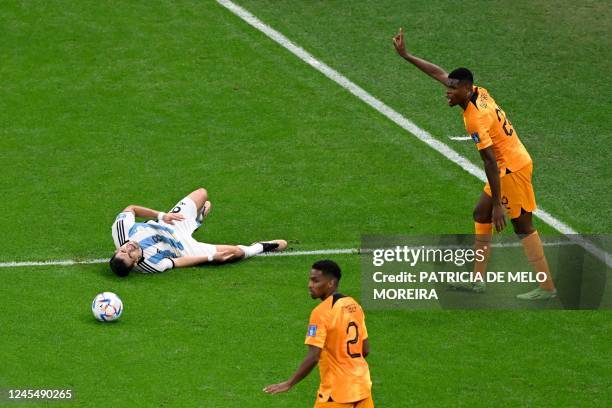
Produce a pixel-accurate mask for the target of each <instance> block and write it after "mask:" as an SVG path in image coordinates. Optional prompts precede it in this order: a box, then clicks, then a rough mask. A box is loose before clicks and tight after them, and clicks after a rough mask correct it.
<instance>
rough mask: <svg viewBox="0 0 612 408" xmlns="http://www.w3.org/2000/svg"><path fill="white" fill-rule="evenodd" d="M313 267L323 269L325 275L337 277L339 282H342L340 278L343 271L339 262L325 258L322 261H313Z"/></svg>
mask: <svg viewBox="0 0 612 408" xmlns="http://www.w3.org/2000/svg"><path fill="white" fill-rule="evenodd" d="M312 269H316V270H318V271H321V272H322V273H323V275H327V276H330V277H332V278H336V280H337V281H338V282H340V278H341V277H342V273H341V272H340V267H339V266H338V264H337V263H335V262H334V261H331V260H329V259H324V260H322V261H317V262H315V263H313V264H312Z"/></svg>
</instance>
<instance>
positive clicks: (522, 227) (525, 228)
mask: <svg viewBox="0 0 612 408" xmlns="http://www.w3.org/2000/svg"><path fill="white" fill-rule="evenodd" d="M512 227H513V228H514V233H515V234H516V235H518V237H519V238H525V237H526V236H527V235H530V234H533V232H534V231H535V228H533V225H531V223H528V224H527V223H522V222H514V220H512Z"/></svg>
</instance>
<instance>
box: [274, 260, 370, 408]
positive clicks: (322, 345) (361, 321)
mask: <svg viewBox="0 0 612 408" xmlns="http://www.w3.org/2000/svg"><path fill="white" fill-rule="evenodd" d="M341 276H342V275H341V272H340V267H339V266H338V265H337V264H336V263H335V262H334V261H329V260H324V261H318V262H315V263H314V264H313V265H312V269H311V271H310V280H309V283H308V291H309V292H310V296H311V297H312V298H313V299H321V300H322V302H321V303H320V304H319V305H318V306H317V307H315V308H314V310H313V311H312V313H311V314H310V322H309V325H308V332H307V333H306V341H305V343H306V345H307V346H308V354H307V355H306V358H304V361H302V364H301V365H300V367H299V368H298V369H297V371H296V372H295V374H293V376H292V377H291V378H290V379H288V380H287V381H285V382H282V383H279V384H273V385H269V386H267V387H266V388H264V391H265V392H267V393H270V394H278V393H281V392H285V391H289V389H291V387H293V386H294V385H295V384H297V383H298V382H300V381H301V380H302V379H303V378H304V377H306V376H307V375H308V374H310V372H311V371H312V369H313V368H314V367H315V366H316V365H317V363H318V364H319V371H320V374H321V385H320V386H319V390H318V391H317V398H316V402H315V405H314V406H315V408H373V407H374V401H373V400H372V392H371V390H372V381H370V369H369V367H368V363H367V362H366V360H365V358H366V357H367V355H368V353H369V352H370V343H369V341H368V331H367V329H366V326H365V316H364V313H363V310H362V309H361V306H359V304H358V303H357V302H356V301H355V299H353V298H351V297H349V296H344V295H341V294H340V293H338V292H337V290H338V283H339V281H340V278H341Z"/></svg>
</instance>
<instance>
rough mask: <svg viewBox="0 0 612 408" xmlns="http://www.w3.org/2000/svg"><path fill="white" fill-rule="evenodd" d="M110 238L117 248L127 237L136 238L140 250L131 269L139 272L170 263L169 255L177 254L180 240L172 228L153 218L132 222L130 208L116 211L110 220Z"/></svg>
mask: <svg viewBox="0 0 612 408" xmlns="http://www.w3.org/2000/svg"><path fill="white" fill-rule="evenodd" d="M112 230H113V241H114V242H115V247H116V248H119V247H120V246H121V245H123V244H125V243H126V242H127V241H132V242H138V244H139V245H140V247H141V248H142V252H143V259H141V260H140V261H139V262H138V263H137V264H136V265H135V266H134V270H136V271H138V272H142V273H157V272H163V271H165V270H168V269H171V268H173V267H174V261H173V260H172V258H177V257H180V256H181V252H180V251H182V250H183V249H184V248H183V244H182V243H181V242H180V241H179V240H178V239H177V238H176V236H175V235H174V230H173V229H172V228H170V227H168V226H166V225H160V224H158V223H157V222H155V221H152V220H150V221H147V222H136V218H135V216H134V213H133V212H130V211H127V212H122V213H120V214H119V215H118V216H117V218H116V219H115V222H114V223H113V227H112Z"/></svg>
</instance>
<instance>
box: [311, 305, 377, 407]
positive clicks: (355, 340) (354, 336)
mask: <svg viewBox="0 0 612 408" xmlns="http://www.w3.org/2000/svg"><path fill="white" fill-rule="evenodd" d="M367 338H368V331H367V329H366V325H365V315H364V313H363V310H362V309H361V306H359V304H358V303H357V302H356V301H355V299H353V298H351V297H349V296H344V295H340V294H338V293H336V294H334V295H333V296H329V297H328V298H327V299H325V300H324V301H323V302H321V304H319V305H318V306H317V307H316V308H314V310H313V311H312V313H311V314H310V323H309V325H308V333H307V334H306V341H305V342H304V343H306V344H308V345H311V346H315V347H319V348H320V349H322V350H321V358H320V360H319V372H320V374H321V385H320V386H319V391H318V397H319V398H318V399H317V400H323V401H327V400H328V399H329V397H330V396H331V398H332V399H333V400H334V401H335V402H339V403H349V402H355V401H360V400H363V399H365V398H368V397H369V396H370V392H371V389H372V381H370V369H369V368H368V363H367V362H366V360H365V358H364V357H363V341H364V340H365V339H367Z"/></svg>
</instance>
